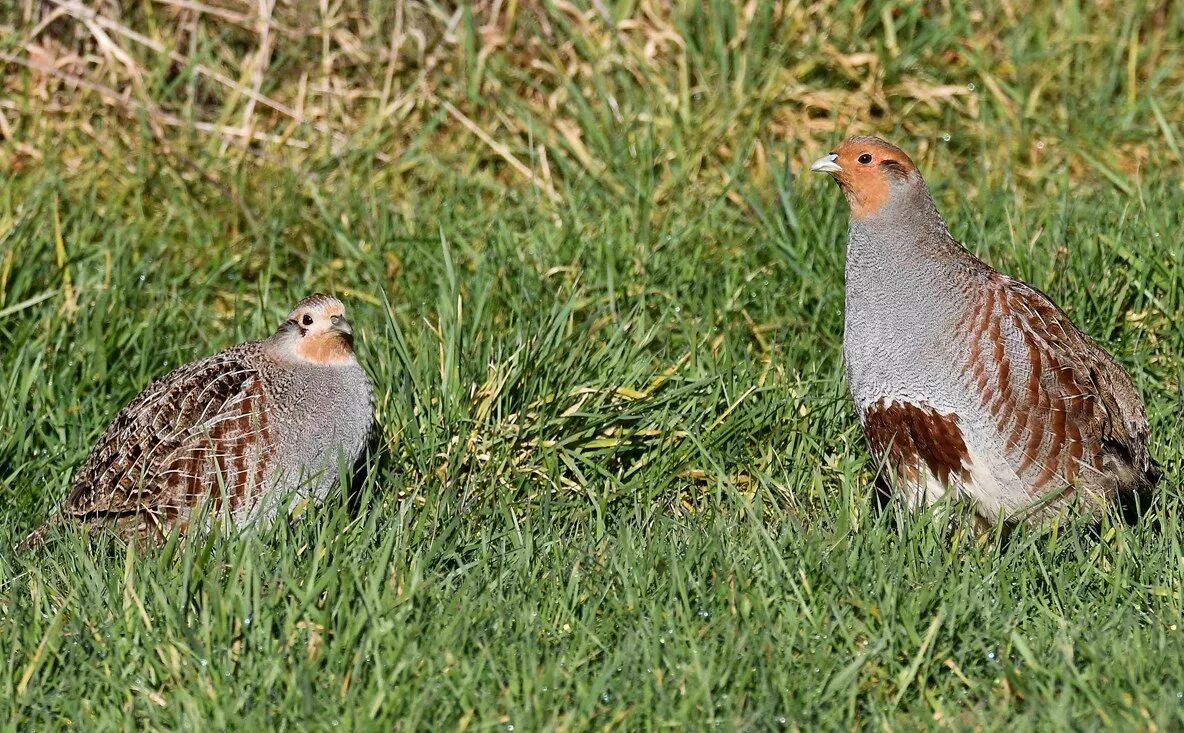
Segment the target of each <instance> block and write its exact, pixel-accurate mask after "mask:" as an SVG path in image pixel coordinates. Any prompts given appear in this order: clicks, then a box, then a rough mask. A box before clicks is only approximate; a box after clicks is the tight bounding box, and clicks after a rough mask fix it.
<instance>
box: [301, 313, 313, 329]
mask: <svg viewBox="0 0 1184 733" xmlns="http://www.w3.org/2000/svg"><path fill="white" fill-rule="evenodd" d="M300 322H301V323H303V324H304V325H306V326H311V325H312V316H310V315H308V314H307V313H305V314H304V318H301V319H300Z"/></svg>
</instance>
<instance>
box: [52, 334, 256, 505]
mask: <svg viewBox="0 0 1184 733" xmlns="http://www.w3.org/2000/svg"><path fill="white" fill-rule="evenodd" d="M250 346H251V345H250V344H248V345H245V346H243V347H236V348H234V349H228V350H226V351H223V352H220V353H218V354H215V355H214V356H211V357H209V358H207V359H202V360H200V361H196V362H193V363H192V364H187V365H185V366H183V367H181V368H179V369H177V370H175V371H173V372H171V373H169V374H167V375H166V376H164V377H162V378H160V379H158V380H156V381H155V382H153V383H152V384H150V385H149V386H148V388H147V389H145V390H144V391H143V392H142V393H141V394H140V395H139V396H138V397H136V399H135V400H133V401H132V402H131V403H130V404H129V405H128V406H127V407H125V408H124V409H123V410H121V411H120V413H119V414H118V415H117V416H116V418H115V419H114V420H113V421H112V423H111V425H110V426H109V427H108V428H107V431H106V433H104V435H103V437H102V438H101V439H100V440H99V442H98V444H97V445H96V446H95V447H94V449H93V450H92V451H91V453H90V455H89V456H88V458H87V459H86V461H85V462H84V463H83V465H82V467H81V468H80V469H79V471H78V474H77V476H76V477H75V480H74V488H73V490H72V491H71V493H70V495H69V497H68V498H67V500H66V502H65V504H64V505H63V508H62V512H63V514H67V515H73V516H88V515H111V514H129V513H136V512H143V511H153V512H155V511H156V510H164V511H166V512H167V510H169V509H177V508H180V507H181V506H185V505H192V503H193V500H194V499H195V498H196V497H198V496H200V495H201V494H202V493H204V492H205V491H209V490H210V489H212V488H213V487H211V486H209V485H208V484H209V482H210V480H211V479H215V480H220V481H222V482H223V483H224V485H225V486H227V487H228V488H230V489H233V481H234V480H235V476H236V475H242V474H243V473H244V472H245V471H247V470H248V467H247V465H246V464H247V463H248V462H249V461H248V456H249V455H250V453H251V452H250V451H248V450H247V448H248V446H250V444H251V440H252V439H253V440H254V441H255V443H256V444H262V443H265V442H266V437H267V430H266V424H265V423H266V420H265V418H262V417H261V416H263V415H264V414H265V409H264V408H265V400H266V395H265V392H264V390H263V389H262V384H261V381H260V378H259V374H258V369H257V366H256V364H257V362H256V361H255V359H253V358H251V352H250V350H249V348H248V347H250ZM236 445H237V446H241V448H242V450H241V451H240V452H242V454H243V455H242V457H241V460H240V459H239V457H238V456H237V455H236V453H235V451H234V450H233V448H234V446H236ZM253 452H254V454H255V455H258V450H257V446H256V449H255V450H254V451H253ZM251 468H254V466H253V464H252V466H251ZM236 472H237V473H236Z"/></svg>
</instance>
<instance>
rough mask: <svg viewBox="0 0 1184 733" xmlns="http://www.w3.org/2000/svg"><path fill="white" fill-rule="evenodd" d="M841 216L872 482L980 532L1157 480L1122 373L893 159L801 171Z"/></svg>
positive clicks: (873, 142) (844, 151) (834, 160)
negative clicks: (978, 251) (966, 515)
mask: <svg viewBox="0 0 1184 733" xmlns="http://www.w3.org/2000/svg"><path fill="white" fill-rule="evenodd" d="M811 170H814V171H819V172H824V173H829V174H830V175H831V176H832V177H833V178H834V180H835V181H836V182H837V183H838V184H839V188H841V189H842V191H843V194H844V196H845V197H846V199H847V204H848V206H849V209H850V220H849V231H848V243H847V269H846V315H845V326H844V333H843V356H844V361H845V365H846V371H847V380H848V384H849V386H850V389H851V396H852V398H853V399H854V402H855V408H856V411H857V413H858V415H859V420H860V422H861V423H862V425H863V431H864V435H865V436H866V438H867V442H868V445H869V448H870V450H871V452H872V454H873V457H874V458H875V459H876V461H877V463H879V464H880V466H881V478H883V477H890V481H889V483H890V484H891V486H892V487H894V488H895V489H896V490H898V491H900V492H901V493H902V494H903V495H904V498H905V499H906V501H907V503H908V504H909V506H910V507H912V508H918V507H922V506H925V505H928V504H932V503H933V502H935V501H937V500H938V499H940V498H941V497H942V496H944V495H946V494H947V493H949V492H955V493H956V494H958V495H960V496H963V497H965V498H967V499H969V500H970V501H971V502H972V503H973V505H974V507H975V510H976V512H977V513H978V514H979V515H980V516H981V517H982V519H984V520H986V521H987V522H990V523H995V522H1000V521H1004V522H1012V521H1021V520H1022V521H1027V522H1029V523H1033V524H1036V523H1042V522H1045V521H1047V520H1049V519H1051V518H1053V517H1054V516H1059V515H1061V514H1063V513H1064V512H1065V511H1066V510H1069V509H1070V508H1071V507H1072V508H1073V509H1075V510H1076V511H1080V512H1084V513H1087V514H1089V515H1091V516H1098V515H1099V514H1100V513H1101V512H1102V511H1103V510H1104V508H1105V507H1107V506H1112V505H1114V504H1116V503H1119V504H1121V503H1124V501H1125V500H1127V499H1132V498H1135V497H1140V496H1144V495H1145V494H1146V493H1147V491H1148V490H1149V489H1150V488H1151V487H1153V486H1154V484H1155V483H1156V481H1157V480H1158V479H1159V470H1158V468H1157V467H1156V464H1155V462H1154V461H1153V460H1152V458H1151V456H1150V454H1149V453H1148V450H1147V416H1146V412H1145V410H1144V407H1143V401H1142V400H1141V399H1140V397H1139V393H1138V392H1137V391H1136V389H1135V386H1134V384H1133V383H1132V382H1131V379H1130V377H1129V376H1128V375H1127V374H1126V372H1125V371H1123V369H1122V367H1121V366H1119V365H1118V363H1117V362H1116V361H1115V360H1114V359H1113V358H1112V357H1111V356H1110V355H1109V354H1107V353H1106V352H1105V351H1103V350H1102V348H1101V347H1099V346H1098V345H1097V344H1096V343H1095V342H1094V341H1093V340H1092V339H1091V338H1090V337H1089V336H1086V335H1085V334H1083V333H1082V332H1081V331H1079V330H1078V329H1077V328H1076V327H1075V326H1074V325H1073V324H1072V323H1071V322H1070V321H1069V318H1068V317H1067V316H1066V315H1065V314H1064V313H1063V312H1061V310H1060V309H1059V308H1057V306H1055V305H1054V304H1053V303H1052V302H1051V301H1050V300H1049V299H1048V297H1046V296H1045V295H1044V294H1043V293H1041V292H1040V291H1039V290H1037V289H1036V288H1034V287H1032V286H1030V285H1028V284H1026V283H1023V282H1021V281H1019V280H1016V279H1013V278H1011V277H1008V276H1007V275H1004V274H1002V273H1000V272H998V271H996V270H994V269H992V268H991V267H990V266H988V265H987V264H985V263H984V262H982V261H981V260H980V259H978V258H977V257H975V256H974V255H973V254H971V253H970V252H969V251H967V250H966V248H965V247H963V246H962V245H961V244H960V243H958V242H957V241H955V240H954V238H953V237H951V236H950V233H949V231H948V230H947V228H946V224H945V222H944V221H943V220H942V217H941V215H940V214H939V213H938V211H937V208H936V207H935V205H934V203H933V199H932V198H931V197H930V195H929V189H928V188H927V187H926V185H925V181H924V180H922V178H921V174H920V173H918V172H917V168H916V166H914V165H913V162H912V161H911V160H910V159H909V157H908V156H907V155H905V154H904V152H903V151H901V150H900V149H899V148H897V147H895V146H893V145H891V144H889V143H887V142H885V141H883V140H880V139H878V138H874V137H852V138H849V139H847V140H845V141H843V142H842V143H841V144H840V145H839V146H838V147H837V148H835V149H834V151H833V152H831V153H830V154H829V155H826V156H824V157H822V158H820V159H819V160H817V161H815V163H814V164H813V165H812V166H811Z"/></svg>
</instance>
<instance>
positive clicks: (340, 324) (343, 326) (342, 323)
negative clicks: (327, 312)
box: [329, 316, 354, 336]
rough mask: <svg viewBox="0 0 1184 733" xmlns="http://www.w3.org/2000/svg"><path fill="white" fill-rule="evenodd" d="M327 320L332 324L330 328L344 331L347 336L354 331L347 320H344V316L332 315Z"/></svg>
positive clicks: (339, 331) (340, 331)
mask: <svg viewBox="0 0 1184 733" xmlns="http://www.w3.org/2000/svg"><path fill="white" fill-rule="evenodd" d="M329 322H330V323H331V324H332V326H330V328H332V329H333V330H334V331H337V332H338V333H344V334H345V335H346V336H349V335H350V334H352V333H353V332H354V329H353V328H352V327H351V326H350V325H349V321H347V320H345V316H333V317H332V318H330V319H329Z"/></svg>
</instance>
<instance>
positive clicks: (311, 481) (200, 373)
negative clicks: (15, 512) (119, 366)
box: [24, 294, 373, 547]
mask: <svg viewBox="0 0 1184 733" xmlns="http://www.w3.org/2000/svg"><path fill="white" fill-rule="evenodd" d="M372 414H373V405H372V391H371V385H370V380H369V378H368V377H367V376H366V373H365V372H364V371H363V370H362V369H361V367H360V366H359V365H358V363H357V360H356V358H355V357H354V352H353V341H352V329H351V327H350V325H349V322H348V321H346V319H345V315H344V308H343V306H342V304H341V302H340V301H338V300H337V299H336V298H332V297H330V296H325V295H319V294H317V295H313V296H310V297H308V298H306V299H304V300H302V301H301V302H299V303H297V305H296V307H295V308H294V309H293V310H292V312H291V313H289V316H288V319H287V320H286V321H285V323H284V324H283V325H282V326H281V327H280V328H279V330H277V331H276V333H275V334H274V335H273V336H272V337H271V338H269V339H266V340H264V341H251V342H247V343H244V344H240V345H238V346H234V347H232V348H229V349H226V350H224V351H220V352H218V353H217V354H214V355H213V356H210V357H206V358H204V359H200V360H198V361H194V362H192V363H189V364H186V365H184V366H182V367H180V368H178V369H176V370H174V371H172V372H170V373H168V374H166V375H165V376H163V377H161V378H159V379H157V380H155V381H154V382H152V383H151V384H149V385H148V386H147V387H146V388H145V389H144V391H143V392H141V393H140V394H139V395H138V396H137V397H136V398H135V399H134V400H132V402H131V403H130V404H128V405H127V406H126V407H124V408H123V409H122V410H120V412H119V414H118V415H116V416H115V419H114V420H112V422H111V424H110V425H109V426H108V427H107V429H106V431H105V432H104V433H103V436H102V437H101V438H100V439H99V441H98V443H97V444H95V446H94V447H93V448H92V450H91V451H90V454H89V455H88V456H87V458H86V460H85V462H83V464H82V466H81V467H79V469H78V471H77V472H76V474H75V477H74V483H73V486H72V488H71V491H70V493H69V494H68V495H67V497H66V499H65V501H64V502H63V503H62V505H61V506H60V509H59V512H58V514H57V515H55V517H53V518H52V519H51V520H50V521H49V522H48V523H47V524H46V526H44V527H42V528H41V529H39V530H37V531H36V532H34V533H33V534H31V535H30V536H29V538H28V539H27V540H26V541H25V543H24V546H26V547H28V546H31V545H34V544H36V543H38V542H40V541H41V538H42V537H43V535H44V534H45V531H46V530H47V529H48V528H49V527H50V526H52V525H54V524H57V523H60V522H62V521H65V520H72V521H81V522H99V523H102V524H105V525H108V526H111V527H113V528H114V529H116V530H117V531H118V532H120V533H121V534H127V535H135V536H144V535H149V536H151V535H153V534H155V535H156V536H157V537H159V536H161V535H163V534H164V533H165V531H166V530H168V529H169V528H171V527H173V526H177V527H179V528H180V529H181V530H182V531H185V530H187V529H188V528H189V525H190V522H191V520H193V519H194V518H195V515H196V513H197V511H198V510H199V509H202V510H205V509H208V510H209V511H210V512H211V513H224V514H227V515H229V516H230V517H231V518H232V519H233V521H234V522H235V523H236V524H238V525H239V526H246V525H247V524H250V523H251V522H254V521H255V520H258V519H261V518H269V517H271V516H274V515H275V514H276V513H278V512H279V511H280V509H281V508H282V501H283V500H284V498H285V497H288V498H289V499H300V498H311V499H313V500H315V501H320V500H322V499H323V498H324V496H325V495H326V494H327V493H328V491H329V489H330V487H331V486H332V485H333V484H334V483H335V482H336V480H337V475H338V474H337V471H336V467H337V460H338V458H339V457H340V458H341V459H344V460H345V461H347V462H348V464H349V465H348V466H347V468H348V467H352V465H353V462H354V461H355V460H356V459H357V458H358V456H359V455H360V454H361V452H362V449H363V447H364V445H365V442H366V438H367V436H368V434H369V432H370V427H371V424H372Z"/></svg>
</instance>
